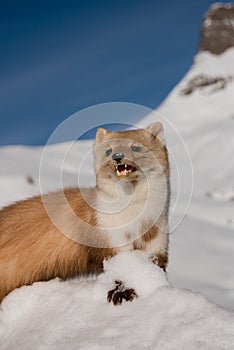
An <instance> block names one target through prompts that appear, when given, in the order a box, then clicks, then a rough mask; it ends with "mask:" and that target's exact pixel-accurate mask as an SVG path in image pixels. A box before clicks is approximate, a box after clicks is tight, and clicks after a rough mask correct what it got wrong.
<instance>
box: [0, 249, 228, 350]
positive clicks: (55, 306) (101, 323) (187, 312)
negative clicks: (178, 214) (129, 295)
mask: <svg viewBox="0 0 234 350" xmlns="http://www.w3.org/2000/svg"><path fill="white" fill-rule="evenodd" d="M116 279H122V280H124V283H126V285H128V287H134V288H135V289H136V291H137V293H138V296H139V297H138V298H137V299H135V300H134V301H133V302H124V303H123V304H122V305H121V306H114V305H113V304H108V303H107V301H106V293H107V292H108V289H109V288H110V287H112V283H113V281H114V280H116ZM233 343H234V314H233V313H231V312H228V311H226V310H224V309H221V308H219V307H218V306H216V305H214V304H212V303H210V302H209V301H208V300H207V299H206V298H204V297H203V296H201V295H200V294H196V293H192V292H190V291H185V290H179V289H176V288H172V287H170V286H169V284H168V282H167V278H166V275H165V274H164V272H163V271H161V270H160V269H159V268H157V267H156V266H154V265H153V264H152V262H151V261H149V260H148V259H147V257H146V256H144V254H143V253H140V252H130V253H122V254H119V255H118V256H116V257H114V258H112V259H110V260H108V261H106V262H105V271H104V273H103V274H102V275H100V276H99V278H98V279H94V278H90V279H89V280H72V281H66V282H61V281H59V280H58V279H55V280H52V281H49V282H46V283H45V282H44V283H42V282H39V283H34V284H33V285H32V286H27V287H21V288H20V289H18V290H15V291H14V292H12V293H11V294H10V295H8V296H7V297H6V298H5V299H4V300H3V302H2V305H1V309H0V348H1V350H10V349H14V350H21V349H24V350H31V349H43V350H47V349H48V350H53V349H56V350H65V349H69V350H72V349H74V350H75V349H76V350H77V349H89V350H90V349H95V350H97V349H108V350H112V349H156V350H157V349H160V350H161V349H163V350H167V349H168V350H169V349H170V350H173V349H174V350H178V349H190V350H195V349H199V350H208V349H209V350H210V349H212V350H216V349H217V350H218V349H223V350H226V349H227V350H230V346H231V344H233Z"/></svg>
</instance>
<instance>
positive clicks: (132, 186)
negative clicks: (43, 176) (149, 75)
mask: <svg viewBox="0 0 234 350" xmlns="http://www.w3.org/2000/svg"><path fill="white" fill-rule="evenodd" d="M93 152H94V167H95V173H96V186H95V187H94V188H67V189H64V190H61V191H58V192H54V193H49V194H46V195H41V196H36V197H33V198H29V199H26V200H23V201H19V202H16V203H14V204H12V205H10V206H7V207H5V208H3V209H2V210H0V302H1V300H2V299H3V298H4V297H5V296H6V295H7V294H8V293H10V292H11V291H12V290H14V289H15V288H17V287H20V286H22V285H29V284H32V283H33V282H36V281H47V280H50V279H53V278H55V277H60V278H61V279H67V278H71V277H75V276H79V275H87V274H97V273H100V272H101V271H102V268H103V260H104V259H106V258H108V257H111V256H113V255H115V254H117V253H118V252H120V251H131V250H134V249H140V250H144V251H146V252H147V253H148V254H149V257H150V258H152V260H153V261H154V262H155V263H157V264H158V265H159V266H160V267H161V268H163V269H164V270H165V269H166V265H167V261H168V229H167V225H168V209H169V200H170V186H169V162H168V152H167V149H166V146H165V143H164V140H163V126H162V124H161V123H159V122H156V123H154V124H152V125H151V126H149V127H148V128H147V129H137V130H128V131H121V132H111V131H109V130H106V129H103V128H99V129H98V131H97V134H96V139H95V142H94V149H93ZM118 286H120V287H121V292H120V291H119V289H118ZM129 291H133V292H132V293H130V295H129ZM118 293H119V294H121V293H122V294H121V295H122V297H121V296H120V295H119V294H118ZM117 294H118V295H117ZM126 295H127V296H126ZM134 296H136V293H135V292H134V290H131V289H130V290H127V292H126V290H125V291H124V288H123V285H122V284H121V282H120V281H116V287H115V288H114V289H113V291H109V293H108V301H111V300H112V301H113V302H114V304H118V303H121V301H122V299H126V300H132V299H133V297H134Z"/></svg>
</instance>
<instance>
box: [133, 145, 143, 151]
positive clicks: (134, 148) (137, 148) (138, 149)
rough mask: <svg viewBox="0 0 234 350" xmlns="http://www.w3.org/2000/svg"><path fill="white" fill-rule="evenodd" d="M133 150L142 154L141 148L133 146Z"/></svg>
mask: <svg viewBox="0 0 234 350" xmlns="http://www.w3.org/2000/svg"><path fill="white" fill-rule="evenodd" d="M131 148H132V150H133V152H140V151H141V147H140V146H132V147H131Z"/></svg>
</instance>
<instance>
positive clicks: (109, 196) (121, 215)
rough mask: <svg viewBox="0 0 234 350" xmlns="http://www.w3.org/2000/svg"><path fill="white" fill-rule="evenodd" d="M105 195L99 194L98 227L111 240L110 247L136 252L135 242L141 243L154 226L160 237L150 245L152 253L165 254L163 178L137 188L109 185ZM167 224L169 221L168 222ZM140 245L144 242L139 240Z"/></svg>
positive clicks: (141, 184) (141, 183) (146, 182)
mask: <svg viewBox="0 0 234 350" xmlns="http://www.w3.org/2000/svg"><path fill="white" fill-rule="evenodd" d="M103 185H104V186H105V191H103V192H101V193H99V197H98V201H97V218H98V226H99V227H100V228H101V229H102V231H103V232H104V234H105V236H106V237H107V239H108V241H109V244H110V247H115V248H117V249H118V250H120V251H123V250H132V249H133V241H134V240H137V239H140V238H141V237H142V235H143V234H144V233H146V231H148V230H149V229H150V228H151V227H152V226H153V225H154V224H155V225H156V226H157V223H158V226H159V227H158V228H159V231H160V232H159V234H158V237H156V238H155V239H154V241H155V242H154V243H153V241H151V242H149V243H148V244H147V247H149V250H150V251H151V250H153V251H155V250H158V251H161V250H163V246H164V245H165V244H166V243H165V242H167V239H166V240H165V238H164V231H165V225H164V224H163V222H164V221H165V220H163V216H164V208H165V204H166V200H167V186H166V182H165V178H164V177H163V176H158V177H157V178H155V175H152V176H148V179H147V180H142V181H140V182H139V183H138V184H137V185H136V187H131V186H132V185H131V184H130V183H125V184H122V183H120V184H119V185H117V187H113V183H110V184H108V183H105V184H103ZM165 222H166V221H165ZM160 226H161V227H160ZM139 242H140V240H139Z"/></svg>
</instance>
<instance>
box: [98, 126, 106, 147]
mask: <svg viewBox="0 0 234 350" xmlns="http://www.w3.org/2000/svg"><path fill="white" fill-rule="evenodd" d="M108 133H109V131H108V130H106V129H104V128H98V129H97V132H96V138H95V144H96V145H97V144H99V143H101V142H102V141H103V140H104V139H105V137H106V135H107V134H108Z"/></svg>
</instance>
